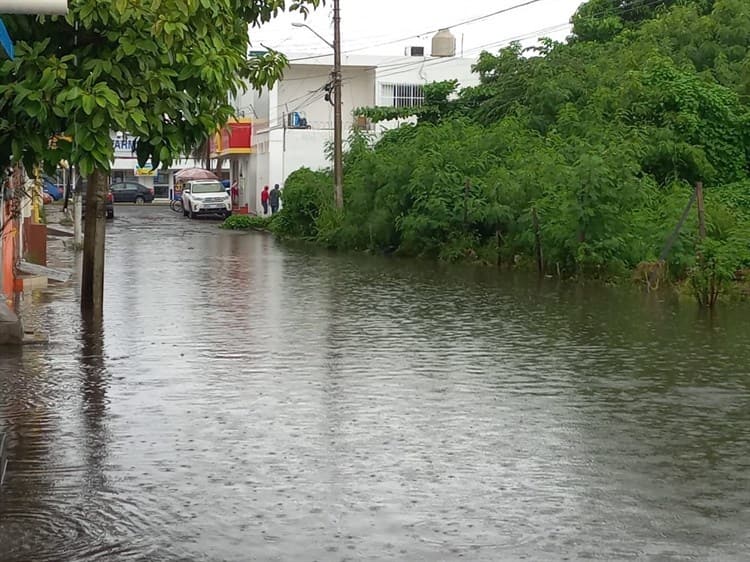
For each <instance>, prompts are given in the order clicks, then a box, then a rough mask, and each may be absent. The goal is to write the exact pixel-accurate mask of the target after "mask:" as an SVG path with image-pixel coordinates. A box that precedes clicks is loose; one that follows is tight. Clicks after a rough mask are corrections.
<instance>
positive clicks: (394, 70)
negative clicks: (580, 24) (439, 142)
mask: <svg viewBox="0 0 750 562" xmlns="http://www.w3.org/2000/svg"><path fill="white" fill-rule="evenodd" d="M661 1H662V0H650V1H648V2H646V3H644V4H642V5H639V6H634V7H632V8H626V9H625V10H623V11H622V13H627V12H630V11H633V10H635V9H641V8H643V7H651V6H655V5H657V4H659V3H660V2H661ZM532 3H533V2H532ZM518 6H522V5H518ZM508 9H509V8H506V10H508ZM494 14H495V13H493V14H489V15H487V16H486V17H492V15H494ZM602 15H606V12H604V11H603V12H600V13H597V14H594V15H593V17H597V16H602ZM474 19H477V18H474ZM570 25H571V24H570V23H569V22H566V23H561V24H557V25H554V26H550V27H546V28H541V29H537V30H534V31H530V32H528V33H525V34H523V35H516V36H511V37H505V38H503V39H499V40H497V41H493V42H491V43H485V44H484V45H478V46H477V47H473V48H471V49H469V50H468V51H467V52H469V53H473V52H482V51H485V50H487V49H489V48H492V47H499V46H501V45H506V44H509V43H512V42H515V41H522V40H524V39H529V38H533V37H537V38H538V37H540V36H541V35H542V34H544V33H552V32H555V31H561V30H563V29H565V28H566V27H569V26H570ZM323 56H330V55H323ZM309 58H321V57H319V56H316V57H309ZM393 58H400V57H393ZM415 58H416V59H417V60H414V61H408V62H405V61H403V60H402V61H398V62H394V63H391V64H383V65H378V66H377V67H369V68H363V69H361V70H353V71H351V72H350V73H349V76H347V77H344V78H342V84H346V83H350V82H353V81H355V80H357V78H358V77H359V75H360V73H367V72H373V71H375V73H376V80H378V81H380V80H381V79H383V78H389V77H391V76H397V75H399V74H401V73H402V72H403V71H404V70H405V69H408V68H410V67H416V66H420V65H421V66H422V67H423V68H432V67H435V66H438V65H441V64H447V63H450V62H452V61H455V60H456V58H455V57H441V58H437V59H431V60H426V57H415ZM292 60H302V59H290V62H292ZM321 66H323V65H321ZM326 66H327V65H326ZM381 69H385V70H386V72H384V73H378V71H379V70H381ZM353 74H354V75H353ZM329 75H330V72H328V73H326V74H322V75H318V76H305V77H298V78H289V79H286V80H285V81H291V80H302V79H306V80H311V79H317V78H320V79H323V78H325V77H328V76H329ZM324 87H325V86H322V87H320V88H318V89H317V90H314V91H311V92H309V94H313V98H312V99H309V98H308V99H307V100H306V101H305V102H303V104H302V107H298V108H295V109H294V110H293V111H299V110H300V109H304V108H305V107H309V106H310V105H312V104H313V103H315V101H317V99H316V98H315V97H314V94H317V93H318V92H322V91H323V89H324ZM306 97H307V94H304V95H302V96H299V97H298V98H294V99H292V100H291V101H287V102H285V104H279V105H278V106H277V110H278V109H280V108H281V107H282V106H283V105H288V104H291V103H294V102H295V101H297V100H299V99H303V98H306ZM280 124H282V121H281V120H278V121H277V123H276V124H275V125H274V126H275V127H278V126H279V125H280ZM270 128H273V127H271V125H270V124H269V129H270Z"/></svg>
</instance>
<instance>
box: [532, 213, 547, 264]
mask: <svg viewBox="0 0 750 562" xmlns="http://www.w3.org/2000/svg"><path fill="white" fill-rule="evenodd" d="M531 220H532V222H533V223H534V246H535V250H536V268H537V271H538V272H539V275H544V254H543V253H542V234H541V231H540V229H539V215H537V213H536V207H532V208H531Z"/></svg>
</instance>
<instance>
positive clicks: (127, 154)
mask: <svg viewBox="0 0 750 562" xmlns="http://www.w3.org/2000/svg"><path fill="white" fill-rule="evenodd" d="M137 140H138V139H137V137H131V136H130V135H128V134H127V133H117V134H116V135H114V136H113V137H112V148H113V149H114V151H115V158H135V143H136V141H137Z"/></svg>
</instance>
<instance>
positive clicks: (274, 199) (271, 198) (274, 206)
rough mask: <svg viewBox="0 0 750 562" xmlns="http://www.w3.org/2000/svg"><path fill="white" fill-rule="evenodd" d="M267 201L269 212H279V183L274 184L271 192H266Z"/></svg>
mask: <svg viewBox="0 0 750 562" xmlns="http://www.w3.org/2000/svg"><path fill="white" fill-rule="evenodd" d="M268 202H269V203H270V204H271V214H272V215H273V214H276V213H278V212H279V203H280V202H281V190H280V189H279V184H278V183H277V184H275V185H274V186H273V189H272V190H271V193H269V194H268Z"/></svg>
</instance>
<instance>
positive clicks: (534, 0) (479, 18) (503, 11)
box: [289, 0, 547, 62]
mask: <svg viewBox="0 0 750 562" xmlns="http://www.w3.org/2000/svg"><path fill="white" fill-rule="evenodd" d="M544 1H547V0H526V1H525V2H521V3H520V4H514V5H513V6H508V7H507V8H503V9H501V10H496V11H494V12H491V13H489V14H484V15H481V16H476V17H474V18H471V19H468V20H464V21H461V22H458V23H454V24H452V25H444V26H442V27H439V28H437V29H431V30H428V31H424V32H422V33H416V34H412V35H408V36H406V37H402V38H400V39H392V40H390V41H385V42H383V43H380V44H378V45H366V46H364V47H356V48H353V49H346V50H344V51H342V53H341V54H342V55H343V54H349V53H356V52H359V51H364V50H365V49H371V48H372V47H373V46H375V47H386V46H388V45H395V44H396V43H403V42H404V41H408V40H409V39H414V38H415V37H421V36H423V35H430V34H432V33H437V32H438V31H440V30H441V29H452V28H456V27H461V26H464V25H469V24H472V23H476V22H478V21H483V20H486V19H490V18H493V17H495V16H499V15H501V14H506V13H508V12H512V11H514V10H519V9H521V8H526V7H528V6H531V5H533V4H537V3H539V2H544ZM318 56H320V55H315V56H306V57H299V58H294V59H289V62H296V61H302V60H310V59H314V58H318Z"/></svg>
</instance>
